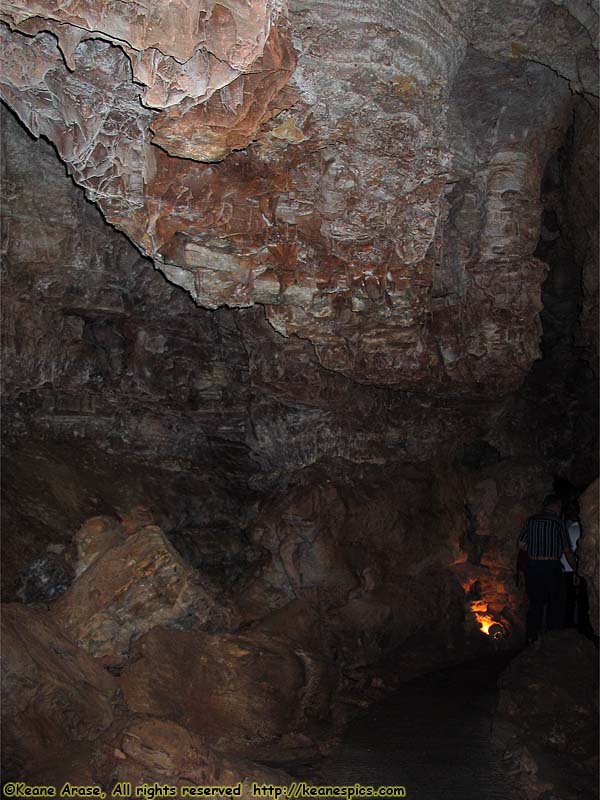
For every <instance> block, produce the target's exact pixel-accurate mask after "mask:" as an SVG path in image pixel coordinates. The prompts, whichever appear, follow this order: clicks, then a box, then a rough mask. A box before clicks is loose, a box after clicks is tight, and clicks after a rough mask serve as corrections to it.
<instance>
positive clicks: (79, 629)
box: [52, 525, 232, 665]
mask: <svg viewBox="0 0 600 800" xmlns="http://www.w3.org/2000/svg"><path fill="white" fill-rule="evenodd" d="M52 617H53V619H54V621H55V622H56V623H57V624H58V625H59V626H60V627H62V628H63V629H64V630H65V631H66V632H67V633H68V634H69V636H70V637H71V638H72V639H73V640H74V641H76V642H77V643H78V644H80V645H81V646H82V647H83V648H84V649H85V650H87V651H88V652H89V653H90V654H92V655H94V656H95V657H96V658H99V659H101V660H102V663H104V664H106V665H114V664H119V663H121V662H122V661H124V659H125V658H126V657H127V656H128V655H129V649H130V647H131V644H132V642H133V641H134V640H135V639H136V638H138V637H139V636H141V635H142V634H143V633H145V632H146V631H148V630H150V629H151V628H153V627H154V626H155V625H168V624H169V623H171V624H174V623H184V622H185V620H186V619H187V624H188V625H190V624H196V625H198V626H200V627H202V626H205V625H208V626H212V627H213V628H214V627H217V628H220V629H227V628H228V627H230V625H231V617H232V614H231V611H230V610H228V609H227V608H225V607H224V606H220V605H219V603H218V602H217V601H216V599H215V597H214V596H213V594H212V593H211V591H210V589H209V590H207V589H206V588H205V587H203V586H202V582H201V578H200V576H199V575H197V574H196V573H195V572H194V570H193V569H191V567H190V566H189V565H188V564H186V563H185V562H184V561H183V560H182V559H181V558H180V557H179V555H178V554H177V552H176V551H175V550H174V549H173V547H172V545H171V544H170V543H169V542H168V540H167V539H166V537H165V535H164V534H163V533H162V531H161V530H160V528H158V527H156V526H155V525H148V526H146V527H145V528H142V529H141V530H140V531H138V532H137V533H135V534H133V536H131V537H129V538H128V539H127V540H126V541H125V542H124V543H123V544H120V543H119V542H117V543H116V544H115V545H114V546H113V547H111V548H109V549H107V550H105V551H104V552H103V553H102V554H101V555H99V556H98V557H97V558H96V559H95V560H94V562H93V563H92V564H91V565H90V566H88V568H87V569H86V570H85V571H84V572H83V573H81V574H80V575H79V577H78V579H77V580H76V581H75V582H74V583H73V584H72V585H71V587H70V588H69V589H68V591H67V592H66V593H65V594H64V595H63V596H62V597H60V598H59V599H58V600H57V601H56V602H55V603H54V604H53V605H52Z"/></svg>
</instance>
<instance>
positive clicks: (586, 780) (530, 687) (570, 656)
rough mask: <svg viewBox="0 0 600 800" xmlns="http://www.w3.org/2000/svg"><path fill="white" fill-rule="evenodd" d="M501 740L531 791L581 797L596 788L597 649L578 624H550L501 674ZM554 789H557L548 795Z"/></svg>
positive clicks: (564, 797) (533, 795) (562, 798)
mask: <svg viewBox="0 0 600 800" xmlns="http://www.w3.org/2000/svg"><path fill="white" fill-rule="evenodd" d="M499 687H500V696H499V701H498V709H497V717H496V723H495V733H496V740H497V741H499V742H500V743H502V744H503V745H504V746H505V748H506V750H505V759H506V761H507V766H510V764H509V762H510V761H511V760H512V761H513V762H514V763H513V765H512V768H513V769H516V770H518V771H521V772H522V773H523V777H524V778H525V780H526V782H527V785H528V789H529V797H530V798H535V799H536V800H537V799H538V798H540V800H541V798H547V797H550V796H552V797H556V798H560V800H579V798H583V797H593V796H594V787H596V789H597V783H596V781H597V766H598V764H597V753H598V725H597V719H598V707H597V692H598V654H597V651H596V649H595V648H594V646H593V644H592V643H591V642H589V641H588V640H587V639H585V638H584V637H583V636H581V635H580V634H578V633H577V632H576V631H575V630H562V631H553V632H551V633H549V634H548V635H547V636H546V637H544V640H543V645H542V647H541V648H540V649H536V648H533V647H529V648H527V649H526V650H524V651H523V652H522V653H521V654H520V655H518V656H517V657H516V658H515V659H513V660H512V661H511V663H510V665H509V667H508V668H507V670H506V671H505V672H504V674H503V675H502V677H501V678H500V681H499ZM548 792H552V794H551V795H550V794H548Z"/></svg>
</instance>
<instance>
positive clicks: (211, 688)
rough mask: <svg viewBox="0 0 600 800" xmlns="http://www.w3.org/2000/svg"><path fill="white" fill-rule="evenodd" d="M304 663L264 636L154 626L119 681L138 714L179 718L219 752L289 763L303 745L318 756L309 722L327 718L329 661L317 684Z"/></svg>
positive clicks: (137, 646)
mask: <svg viewBox="0 0 600 800" xmlns="http://www.w3.org/2000/svg"><path fill="white" fill-rule="evenodd" d="M306 657H310V655H309V656H306ZM304 658H305V656H303V655H302V654H301V652H294V649H293V648H292V647H290V646H289V644H287V643H286V642H285V641H283V640H281V639H279V638H275V637H273V636H268V635H265V634H261V633H254V634H252V633H251V634H240V635H226V634H205V633H202V632H200V631H168V630H165V629H161V628H158V627H157V628H154V629H153V630H151V631H150V632H149V633H147V634H145V635H144V636H142V637H141V638H140V639H139V640H138V641H137V642H136V643H135V645H134V651H133V654H132V660H131V661H130V663H129V664H128V665H127V667H126V668H125V670H124V671H123V673H122V676H121V679H120V684H121V686H122V689H123V693H124V697H125V701H126V703H127V705H128V707H129V708H130V710H131V711H132V712H133V713H134V714H149V715H152V716H158V717H164V718H166V719H170V720H172V721H177V722H179V723H181V724H183V725H184V726H185V727H186V728H188V729H189V730H191V731H193V732H195V733H196V734H200V735H202V736H204V737H206V738H207V739H208V740H209V741H210V742H211V743H212V744H213V745H214V746H215V747H217V748H220V749H222V750H227V751H229V752H233V753H238V754H243V755H246V756H249V757H251V758H255V759H262V760H266V761H269V760H273V759H275V758H279V759H281V758H282V757H283V758H285V757H286V756H287V757H288V758H289V757H290V755H291V754H293V753H294V750H295V749H297V747H296V745H297V740H300V743H301V745H303V746H304V747H303V748H301V749H302V750H303V752H310V753H311V754H312V755H314V753H315V752H317V753H318V742H315V741H313V740H312V739H311V738H310V733H311V724H312V726H313V727H314V729H315V731H316V730H319V720H321V722H323V720H326V719H327V718H328V716H329V694H330V691H331V689H332V688H333V681H332V676H331V670H330V668H328V666H327V665H326V664H325V663H323V664H322V665H321V670H320V676H319V678H316V679H315V678H314V676H312V675H311V674H310V673H309V672H308V671H306V670H305V666H304ZM309 678H312V679H311V680H309ZM174 686H177V687H179V689H178V691H173V687H174ZM321 732H323V728H322V727H321Z"/></svg>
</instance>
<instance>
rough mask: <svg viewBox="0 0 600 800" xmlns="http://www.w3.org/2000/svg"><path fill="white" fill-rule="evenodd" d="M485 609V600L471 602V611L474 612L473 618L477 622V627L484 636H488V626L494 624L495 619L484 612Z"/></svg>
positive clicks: (486, 607)
mask: <svg viewBox="0 0 600 800" xmlns="http://www.w3.org/2000/svg"><path fill="white" fill-rule="evenodd" d="M487 610H488V606H487V603H486V602H485V600H473V602H472V603H471V611H472V612H473V614H475V619H476V620H477V622H478V623H479V627H480V628H481V630H482V632H483V633H485V635H486V636H489V635H490V628H491V627H492V625H494V623H495V622H496V620H495V619H494V618H493V617H492V616H490V615H489V614H486V613H485V612H486V611H487Z"/></svg>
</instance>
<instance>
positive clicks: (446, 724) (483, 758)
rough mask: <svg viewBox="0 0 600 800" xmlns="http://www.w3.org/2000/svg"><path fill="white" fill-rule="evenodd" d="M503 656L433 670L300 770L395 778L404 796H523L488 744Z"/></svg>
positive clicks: (419, 799)
mask: <svg viewBox="0 0 600 800" xmlns="http://www.w3.org/2000/svg"><path fill="white" fill-rule="evenodd" d="M505 664H506V659H502V660H492V661H485V662H479V663H477V664H469V665H463V666H461V667H457V668H453V669H449V670H445V671H442V672H437V673H435V674H433V675H428V676H425V677H422V678H419V679H417V680H414V681H411V682H410V683H407V684H404V685H403V686H402V687H400V689H399V690H398V691H397V692H396V693H394V694H393V695H391V696H390V697H388V698H387V699H386V700H384V701H383V702H381V703H379V704H378V705H376V706H374V707H373V708H372V709H371V710H370V712H369V713H368V715H367V716H366V717H362V718H360V719H357V720H354V722H353V723H352V724H351V726H350V728H349V729H348V731H347V733H346V736H345V737H344V741H343V743H342V745H341V746H340V747H339V749H337V750H336V751H335V752H334V753H333V754H332V755H331V756H330V757H328V758H327V759H325V760H324V761H322V762H321V763H320V764H318V765H316V766H315V767H314V768H313V769H311V774H310V775H304V776H303V777H304V778H305V779H307V780H308V779H310V781H311V782H312V783H313V784H315V785H316V784H321V785H345V784H354V783H360V784H363V785H372V786H380V785H381V786H391V785H400V786H404V787H405V788H406V797H407V798H409V800H521V798H522V797H524V795H523V792H522V790H521V789H520V788H519V786H518V782H517V780H516V778H515V777H514V776H511V775H509V774H507V773H506V771H505V770H504V769H503V766H502V763H501V759H500V756H499V755H498V754H497V753H495V752H494V750H493V748H492V746H491V724H492V714H493V710H494V706H495V702H496V698H497V691H496V688H495V687H496V680H497V678H498V675H499V672H500V670H501V669H502V667H503V666H504V665H505Z"/></svg>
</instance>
